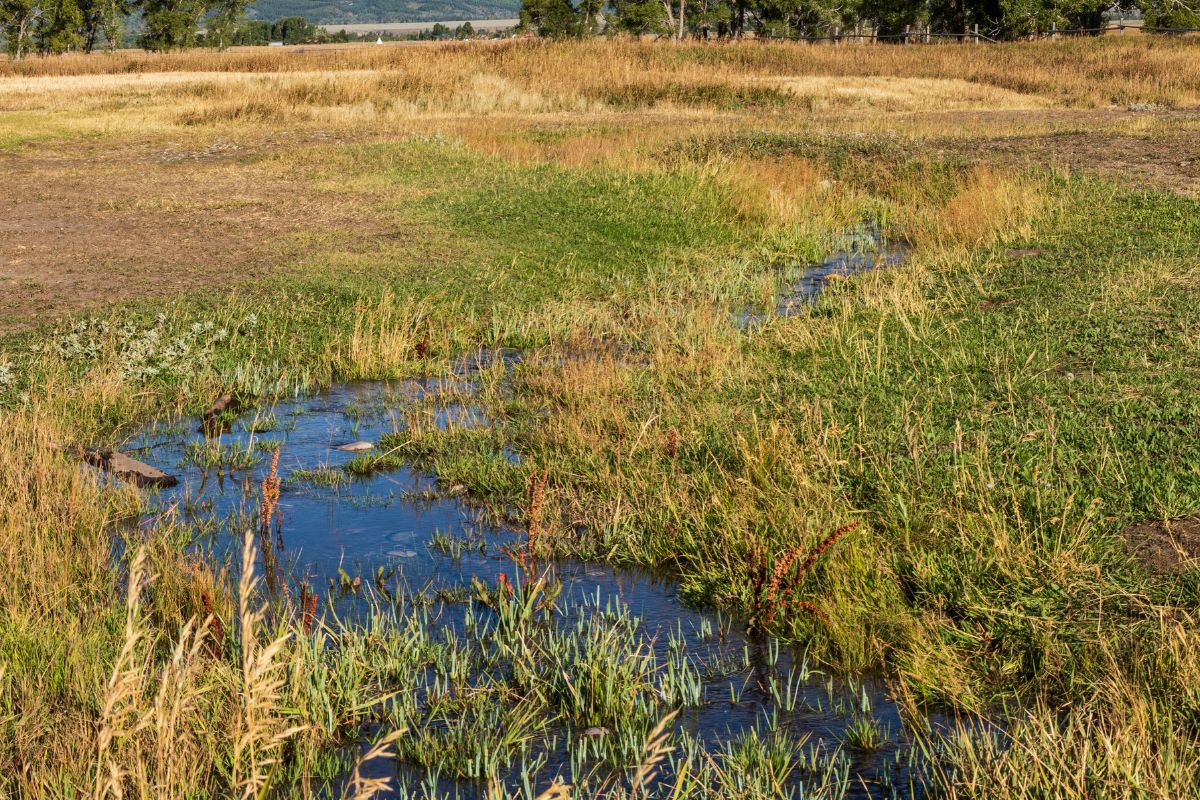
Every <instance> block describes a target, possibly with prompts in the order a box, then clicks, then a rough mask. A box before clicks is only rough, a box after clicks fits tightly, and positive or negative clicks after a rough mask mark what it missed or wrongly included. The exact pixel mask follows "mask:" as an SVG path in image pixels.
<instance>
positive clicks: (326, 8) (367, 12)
mask: <svg viewBox="0 0 1200 800" xmlns="http://www.w3.org/2000/svg"><path fill="white" fill-rule="evenodd" d="M520 8H521V0H421V1H420V2H417V0H256V2H255V3H254V4H253V5H251V6H250V10H249V16H251V17H252V18H254V19H265V20H275V19H279V18H280V17H304V18H305V19H307V20H308V21H309V22H311V23H313V24H315V25H336V24H337V23H339V22H344V23H347V24H350V23H362V22H440V21H443V20H454V19H507V18H511V17H515V16H517V12H518V11H519V10H520Z"/></svg>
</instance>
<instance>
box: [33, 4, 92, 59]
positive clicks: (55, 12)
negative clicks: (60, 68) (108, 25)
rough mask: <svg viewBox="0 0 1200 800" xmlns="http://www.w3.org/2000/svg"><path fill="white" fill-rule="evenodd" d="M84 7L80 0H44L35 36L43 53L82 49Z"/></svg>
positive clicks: (38, 47)
mask: <svg viewBox="0 0 1200 800" xmlns="http://www.w3.org/2000/svg"><path fill="white" fill-rule="evenodd" d="M83 30H84V27H83V9H81V8H80V7H79V2H78V0H42V15H41V18H40V19H39V20H38V24H37V30H36V32H35V33H34V38H35V40H36V42H37V49H38V52H39V53H42V54H43V55H51V54H54V53H65V52H66V51H68V50H78V49H82V47H83V43H84V37H83Z"/></svg>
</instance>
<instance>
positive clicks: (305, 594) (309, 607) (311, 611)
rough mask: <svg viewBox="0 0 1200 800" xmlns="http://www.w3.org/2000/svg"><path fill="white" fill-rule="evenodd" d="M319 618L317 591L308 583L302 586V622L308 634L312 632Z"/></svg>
mask: <svg viewBox="0 0 1200 800" xmlns="http://www.w3.org/2000/svg"><path fill="white" fill-rule="evenodd" d="M316 620H317V593H316V592H314V591H313V590H312V589H311V588H310V587H309V585H308V584H307V583H305V584H302V585H301V586H300V624H301V625H302V626H303V627H304V632H305V633H306V634H311V633H312V630H313V623H314V622H316Z"/></svg>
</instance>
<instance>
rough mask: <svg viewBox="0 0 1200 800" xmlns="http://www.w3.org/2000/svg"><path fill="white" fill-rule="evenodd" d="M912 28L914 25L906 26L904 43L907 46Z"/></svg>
mask: <svg viewBox="0 0 1200 800" xmlns="http://www.w3.org/2000/svg"><path fill="white" fill-rule="evenodd" d="M910 28H912V25H905V26H904V43H905V44H908V31H909V29H910Z"/></svg>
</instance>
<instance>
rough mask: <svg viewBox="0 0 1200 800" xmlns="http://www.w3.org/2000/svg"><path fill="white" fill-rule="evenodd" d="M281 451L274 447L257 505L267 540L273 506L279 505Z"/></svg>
mask: <svg viewBox="0 0 1200 800" xmlns="http://www.w3.org/2000/svg"><path fill="white" fill-rule="evenodd" d="M282 451H283V448H282V447H277V448H275V455H274V456H272V457H271V471H270V472H268V473H267V476H266V477H265V478H263V481H262V503H261V504H260V505H259V509H258V516H259V520H260V525H261V526H262V531H263V534H264V535H266V536H267V541H268V542H270V533H271V520H272V519H273V518H274V517H275V507H276V506H278V505H279V487H280V486H281V485H282V481H280V480H279V454H280V453H281V452H282Z"/></svg>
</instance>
